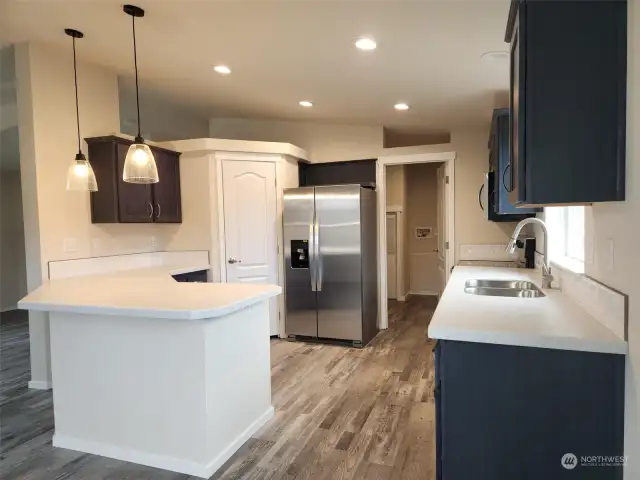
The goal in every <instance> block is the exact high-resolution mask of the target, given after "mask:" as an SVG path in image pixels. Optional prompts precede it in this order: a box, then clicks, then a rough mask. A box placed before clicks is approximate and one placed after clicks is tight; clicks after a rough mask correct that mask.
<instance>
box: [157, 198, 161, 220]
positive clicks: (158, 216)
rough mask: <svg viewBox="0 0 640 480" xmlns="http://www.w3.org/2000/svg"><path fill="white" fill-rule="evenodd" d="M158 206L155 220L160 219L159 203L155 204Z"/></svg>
mask: <svg viewBox="0 0 640 480" xmlns="http://www.w3.org/2000/svg"><path fill="white" fill-rule="evenodd" d="M157 206H158V215H156V220H157V219H158V218H160V214H161V213H162V209H161V208H160V202H158V203H157Z"/></svg>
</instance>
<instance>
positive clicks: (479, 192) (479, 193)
mask: <svg viewBox="0 0 640 480" xmlns="http://www.w3.org/2000/svg"><path fill="white" fill-rule="evenodd" d="M483 190H484V183H483V184H482V185H481V186H480V191H478V204H480V210H482V211H483V212H484V207H483V206H482V191H483Z"/></svg>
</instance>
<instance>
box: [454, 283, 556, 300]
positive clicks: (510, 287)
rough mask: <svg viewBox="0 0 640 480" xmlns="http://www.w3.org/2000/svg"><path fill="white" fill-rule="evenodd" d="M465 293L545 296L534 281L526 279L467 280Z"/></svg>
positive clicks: (489, 295) (522, 296)
mask: <svg viewBox="0 0 640 480" xmlns="http://www.w3.org/2000/svg"><path fill="white" fill-rule="evenodd" d="M464 291H465V293H469V294H471V295H484V296H488V297H515V298H541V297H544V296H546V295H545V294H544V292H543V291H542V290H540V289H539V288H538V287H537V286H536V284H535V283H532V282H528V281H526V280H467V281H466V282H465V284H464Z"/></svg>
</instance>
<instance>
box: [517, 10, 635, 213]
mask: <svg viewBox="0 0 640 480" xmlns="http://www.w3.org/2000/svg"><path fill="white" fill-rule="evenodd" d="M505 41H506V42H508V43H510V44H511V101H510V110H511V117H510V162H511V163H510V168H509V172H508V176H509V179H508V181H509V182H510V183H511V186H510V190H511V192H510V200H511V202H512V203H513V204H514V205H516V206H531V205H539V206H541V205H558V204H589V203H593V202H608V201H617V200H624V198H625V131H626V119H625V112H626V101H627V100H626V68H627V2H626V1H621V0H591V1H563V0H513V1H512V3H511V10H510V11H509V19H508V25H507V32H506V37H505Z"/></svg>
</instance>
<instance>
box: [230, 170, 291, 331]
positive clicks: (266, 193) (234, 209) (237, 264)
mask: <svg viewBox="0 0 640 480" xmlns="http://www.w3.org/2000/svg"><path fill="white" fill-rule="evenodd" d="M222 189H223V200H224V233H225V245H224V248H225V253H226V259H227V264H226V266H227V282H229V283H234V282H235V283H273V284H277V283H278V273H277V272H278V250H277V226H276V225H277V214H276V164H275V163H271V162H249V161H247V162H245V161H231V160H224V161H223V162H222ZM270 302H271V303H270V307H271V308H270V313H271V315H270V317H271V318H270V320H271V321H270V323H271V328H270V330H271V335H278V323H279V321H278V303H277V300H276V298H272V299H271V300H270Z"/></svg>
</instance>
